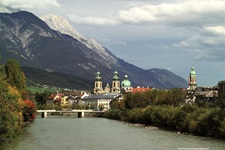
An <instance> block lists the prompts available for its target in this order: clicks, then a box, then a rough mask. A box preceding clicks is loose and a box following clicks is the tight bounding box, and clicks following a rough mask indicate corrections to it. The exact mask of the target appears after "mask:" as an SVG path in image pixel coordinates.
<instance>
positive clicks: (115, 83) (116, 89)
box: [94, 71, 132, 94]
mask: <svg viewBox="0 0 225 150" xmlns="http://www.w3.org/2000/svg"><path fill="white" fill-rule="evenodd" d="M127 80H128V79H127V75H125V79H124V80H123V82H121V85H120V78H119V73H118V72H117V71H115V72H114V74H113V78H112V88H110V86H109V84H108V83H107V85H106V86H105V89H103V88H102V78H101V73H100V72H99V71H98V72H97V73H96V77H95V86H94V94H104V93H110V92H111V93H121V88H122V89H123V88H132V85H131V82H129V83H130V84H129V85H128V84H126V83H127Z"/></svg>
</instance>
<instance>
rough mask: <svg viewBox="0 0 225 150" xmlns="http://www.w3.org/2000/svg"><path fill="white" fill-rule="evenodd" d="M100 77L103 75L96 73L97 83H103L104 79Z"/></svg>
mask: <svg viewBox="0 0 225 150" xmlns="http://www.w3.org/2000/svg"><path fill="white" fill-rule="evenodd" d="M100 75H101V73H100V72H99V71H98V72H97V73H96V77H95V81H101V80H102V77H101V76H100Z"/></svg>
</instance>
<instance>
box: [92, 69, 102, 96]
mask: <svg viewBox="0 0 225 150" xmlns="http://www.w3.org/2000/svg"><path fill="white" fill-rule="evenodd" d="M100 75H101V73H100V72H99V71H98V72H97V73H96V77H95V87H94V94H100V93H102V92H103V89H102V77H101V76H100Z"/></svg>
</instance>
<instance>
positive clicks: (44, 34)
mask: <svg viewBox="0 0 225 150" xmlns="http://www.w3.org/2000/svg"><path fill="white" fill-rule="evenodd" d="M42 19H43V20H45V21H46V22H44V21H43V20H41V19H39V18H38V17H37V16H35V15H33V14H32V13H30V12H26V11H19V12H16V13H11V14H9V13H0V63H5V62H6V60H7V59H9V58H14V59H17V60H18V61H19V62H20V63H21V65H22V66H30V67H36V68H40V69H43V70H47V71H48V72H61V73H64V74H69V75H74V76H77V77H82V78H85V79H89V80H94V78H95V74H96V72H97V71H100V72H101V75H102V78H103V82H104V83H105V84H106V83H107V82H108V83H111V79H112V76H113V72H114V71H115V70H116V71H118V72H119V74H120V78H121V80H122V79H123V77H124V75H125V74H127V75H128V76H129V80H130V81H131V82H132V84H133V85H134V86H137V85H141V86H151V87H157V88H173V87H186V86H187V81H186V80H184V79H182V78H181V77H179V76H177V75H175V74H174V73H172V72H169V71H167V70H161V69H151V71H149V70H144V69H141V68H139V67H136V66H134V65H132V64H129V63H127V62H125V61H123V60H121V59H119V58H117V57H116V56H115V55H113V54H112V53H111V52H110V51H109V50H108V49H107V48H105V47H103V46H101V45H100V44H99V43H97V42H96V40H94V39H87V38H85V37H84V36H83V35H81V34H80V33H78V32H77V31H76V30H75V29H74V28H73V27H72V26H71V25H70V24H69V23H68V22H67V21H66V20H65V19H63V18H62V17H57V16H50V17H43V18H42ZM154 70H156V71H154ZM163 72H165V73H164V75H163V76H161V75H162V74H163ZM171 77H173V78H171Z"/></svg>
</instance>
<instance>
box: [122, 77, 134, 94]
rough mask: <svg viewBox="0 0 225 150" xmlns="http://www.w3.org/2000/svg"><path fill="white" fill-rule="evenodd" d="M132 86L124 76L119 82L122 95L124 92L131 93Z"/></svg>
mask: <svg viewBox="0 0 225 150" xmlns="http://www.w3.org/2000/svg"><path fill="white" fill-rule="evenodd" d="M132 89H133V87H132V84H131V82H130V81H129V80H128V75H125V76H124V80H123V81H122V82H121V90H122V93H123V92H125V93H127V92H132Z"/></svg>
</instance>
